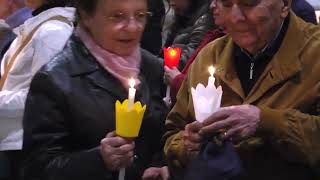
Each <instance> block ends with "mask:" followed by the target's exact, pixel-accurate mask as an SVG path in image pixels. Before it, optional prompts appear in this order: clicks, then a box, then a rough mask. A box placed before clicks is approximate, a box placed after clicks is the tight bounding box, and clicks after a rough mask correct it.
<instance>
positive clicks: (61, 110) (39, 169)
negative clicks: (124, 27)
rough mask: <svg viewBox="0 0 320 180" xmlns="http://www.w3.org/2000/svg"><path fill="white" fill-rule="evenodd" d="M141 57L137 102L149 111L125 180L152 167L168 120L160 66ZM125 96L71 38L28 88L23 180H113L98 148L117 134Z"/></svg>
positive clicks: (113, 174)
mask: <svg viewBox="0 0 320 180" xmlns="http://www.w3.org/2000/svg"><path fill="white" fill-rule="evenodd" d="M141 55H142V63H141V68H140V74H139V79H140V81H141V83H140V85H139V87H138V88H137V93H136V101H141V102H142V104H146V105H147V110H146V112H145V115H144V119H143V123H142V127H141V131H140V134H139V137H138V138H137V139H136V140H135V155H136V158H135V160H134V163H133V165H132V166H130V167H128V168H126V179H127V180H129V179H130V180H135V179H141V176H142V173H143V171H144V169H145V168H147V167H149V166H150V165H151V163H154V160H153V158H155V156H154V155H155V153H156V152H160V151H161V147H160V138H161V135H162V132H163V127H164V118H165V115H166V107H165V105H164V104H163V102H162V97H163V96H164V95H163V94H164V93H163V91H162V89H163V87H165V86H164V85H163V84H162V76H163V70H162V65H161V64H160V62H159V61H158V60H157V59H156V58H155V57H154V56H153V55H151V54H150V53H148V52H147V51H145V50H142V52H141ZM127 96H128V92H127V89H125V88H124V87H123V86H122V85H121V83H120V82H119V81H118V80H117V79H116V78H114V77H113V76H112V75H111V74H110V73H108V72H107V71H106V70H105V69H104V68H103V67H102V66H100V65H99V64H98V63H97V62H96V60H95V58H94V57H93V56H92V55H91V54H90V53H89V51H88V50H87V48H86V47H85V46H84V45H83V43H82V42H81V41H80V40H79V38H78V37H76V36H74V35H73V36H72V37H71V38H70V40H69V41H68V42H67V45H66V47H65V48H64V49H63V51H62V52H61V53H60V54H59V55H58V56H56V57H55V58H54V59H53V60H52V61H51V62H50V63H49V64H47V65H46V66H44V67H43V68H42V69H41V70H40V71H39V72H38V73H37V74H36V75H35V77H34V79H33V81H32V83H31V87H30V92H29V94H28V98H27V101H26V109H25V115H24V119H23V128H24V144H23V151H24V153H25V156H26V160H25V161H24V163H23V168H22V176H23V179H25V180H35V179H41V180H49V179H50V180H51V179H52V180H88V179H94V180H102V179H110V180H111V179H112V180H113V179H117V178H118V173H117V172H110V171H108V170H107V169H106V168H105V166H104V162H103V160H102V157H101V155H100V147H99V145H100V141H101V140H102V139H103V138H104V137H105V136H106V135H107V133H108V132H111V131H114V130H115V108H114V107H115V102H116V100H120V101H121V102H122V101H123V100H124V99H126V98H127ZM129 120H130V119H129Z"/></svg>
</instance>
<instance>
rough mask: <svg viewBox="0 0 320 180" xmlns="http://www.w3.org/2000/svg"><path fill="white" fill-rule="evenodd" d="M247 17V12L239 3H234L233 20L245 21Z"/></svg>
mask: <svg viewBox="0 0 320 180" xmlns="http://www.w3.org/2000/svg"><path fill="white" fill-rule="evenodd" d="M245 19H246V17H245V14H244V13H243V11H242V10H241V8H240V7H239V6H238V5H237V4H234V5H233V6H232V9H231V20H232V21H233V22H239V21H244V20H245Z"/></svg>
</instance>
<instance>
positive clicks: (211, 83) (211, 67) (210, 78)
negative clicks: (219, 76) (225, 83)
mask: <svg viewBox="0 0 320 180" xmlns="http://www.w3.org/2000/svg"><path fill="white" fill-rule="evenodd" d="M208 70H209V73H210V76H209V79H208V86H209V85H210V86H214V81H215V78H214V76H213V74H214V73H215V71H216V68H214V67H213V66H209V68H208Z"/></svg>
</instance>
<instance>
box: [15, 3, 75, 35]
mask: <svg viewBox="0 0 320 180" xmlns="http://www.w3.org/2000/svg"><path fill="white" fill-rule="evenodd" d="M54 16H63V17H65V18H67V19H68V20H69V21H70V22H73V21H74V20H75V8H72V7H56V8H51V9H48V10H46V11H43V12H42V13H40V14H39V15H37V16H34V17H32V18H30V19H28V20H26V21H25V22H24V24H22V25H21V26H19V27H17V28H15V29H14V30H13V31H14V33H15V34H17V35H18V36H19V35H26V34H29V33H30V32H31V31H32V30H33V29H34V28H35V27H37V26H38V25H39V24H41V23H42V22H44V21H46V20H47V19H49V18H52V17H54Z"/></svg>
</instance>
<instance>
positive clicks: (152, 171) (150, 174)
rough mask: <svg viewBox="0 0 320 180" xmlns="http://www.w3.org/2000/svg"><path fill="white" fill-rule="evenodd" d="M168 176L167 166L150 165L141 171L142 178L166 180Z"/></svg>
mask: <svg viewBox="0 0 320 180" xmlns="http://www.w3.org/2000/svg"><path fill="white" fill-rule="evenodd" d="M169 177H170V175H169V169H168V167H167V166H163V167H150V168H148V169H146V170H145V171H144V173H143V176H142V179H143V180H168V179H169Z"/></svg>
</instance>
